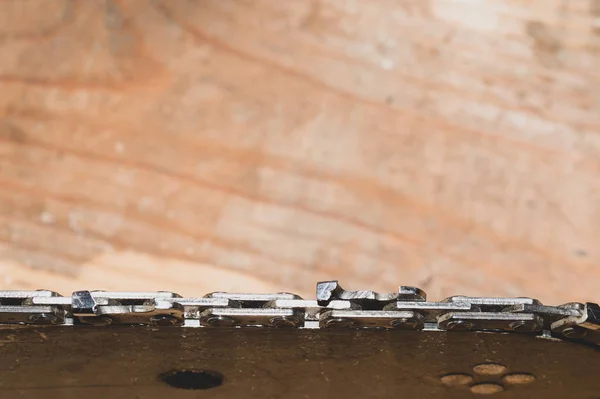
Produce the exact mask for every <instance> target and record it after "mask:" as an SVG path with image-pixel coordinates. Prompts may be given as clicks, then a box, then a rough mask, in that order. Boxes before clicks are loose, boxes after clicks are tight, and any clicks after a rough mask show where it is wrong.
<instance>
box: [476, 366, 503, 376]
mask: <svg viewBox="0 0 600 399" xmlns="http://www.w3.org/2000/svg"><path fill="white" fill-rule="evenodd" d="M473 371H474V372H476V373H477V374H481V375H499V374H502V373H504V372H505V371H506V366H505V365H503V364H500V363H481V364H478V365H476V366H475V367H473Z"/></svg>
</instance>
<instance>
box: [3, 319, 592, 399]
mask: <svg viewBox="0 0 600 399" xmlns="http://www.w3.org/2000/svg"><path fill="white" fill-rule="evenodd" d="M486 362H496V363H500V364H502V365H504V366H506V369H505V370H504V369H503V368H502V367H496V368H498V369H500V370H501V373H500V374H477V373H476V371H475V370H480V369H484V370H485V369H488V370H489V369H490V367H479V368H475V370H474V367H475V366H477V365H479V364H481V363H486ZM192 369H197V370H210V371H216V372H219V373H221V374H222V375H223V384H222V385H220V386H217V387H213V388H211V389H206V390H185V389H177V388H172V387H170V386H168V385H167V384H165V383H164V382H162V381H161V380H160V378H159V376H161V375H165V373H169V372H171V371H173V370H192ZM491 369H494V368H491ZM597 370H600V352H599V351H598V350H597V349H595V348H592V347H588V346H585V345H581V344H576V343H569V342H559V341H556V340H548V339H543V338H535V337H532V336H529V335H522V334H501V333H460V332H455V333H452V332H423V331H393V330H386V331H381V330H380V331H374V330H370V331H368V330H350V329H348V330H346V329H343V330H300V329H265V328H263V329H252V328H246V329H209V328H203V329H193V328H190V329H186V328H152V327H141V326H140V327H128V326H108V327H105V328H97V327H80V328H78V329H73V328H68V327H54V328H35V327H28V328H17V329H2V330H0V371H1V372H0V398H3V399H5V398H32V399H33V398H35V399H40V398H44V399H51V398H61V399H70V398H77V399H82V398H84V399H100V398H102V399H105V398H114V399H121V398H122V399H134V398H139V399H158V398H170V399H184V398H411V399H429V398H450V399H452V398H470V397H473V398H477V397H492V398H494V397H499V398H505V399H508V398H511V399H512V398H523V399H525V398H528V399H553V398H556V399H559V398H560V399H595V398H599V397H600V383H599V380H598V378H597V376H596V374H597ZM452 373H457V374H458V377H455V378H446V379H445V380H444V381H446V382H448V381H449V382H464V383H465V384H466V385H459V386H446V385H444V384H443V383H442V379H441V377H443V376H445V375H447V374H452ZM513 373H527V374H526V375H528V376H532V377H531V378H535V381H533V382H529V383H526V384H511V383H507V382H506V381H513V380H517V381H518V378H513V379H512V380H511V379H510V378H504V379H503V377H504V376H505V375H507V374H513ZM467 375H470V376H471V377H472V379H470V378H469V377H468V376H467ZM531 378H530V379H531ZM477 383H497V384H501V385H502V386H503V387H504V391H503V392H500V393H496V394H492V395H489V396H487V395H483V394H476V393H472V392H471V386H472V385H473V384H477ZM479 388H481V389H474V391H481V390H484V391H485V388H486V387H485V386H480V387H479Z"/></svg>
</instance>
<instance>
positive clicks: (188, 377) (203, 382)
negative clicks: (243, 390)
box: [160, 370, 223, 389]
mask: <svg viewBox="0 0 600 399" xmlns="http://www.w3.org/2000/svg"><path fill="white" fill-rule="evenodd" d="M160 379H161V381H163V382H164V383H165V384H167V385H169V386H171V387H173V388H180V389H210V388H215V387H218V386H219V385H221V384H223V374H221V373H219V372H216V371H212V370H173V371H169V372H167V373H164V374H161V375H160Z"/></svg>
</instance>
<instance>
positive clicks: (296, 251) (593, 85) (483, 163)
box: [0, 0, 600, 303]
mask: <svg viewBox="0 0 600 399" xmlns="http://www.w3.org/2000/svg"><path fill="white" fill-rule="evenodd" d="M599 241H600V0H537V1H532V0H462V1H458V0H456V1H451V0H404V1H402V0H380V1H375V0H371V1H359V0H314V1H308V0H286V1H284V0H280V1H275V0H261V1H258V0H248V1H241V0H239V1H235V0H198V1H180V0H156V1H146V0H139V1H137V0H132V1H126V0H120V1H117V0H106V1H101V0H94V1H91V0H90V1H74V0H72V1H69V0H0V273H1V274H0V288H2V289H9V288H10V289H16V288H51V289H55V290H58V291H61V292H63V293H67V294H68V293H70V291H73V290H75V289H100V288H103V289H134V290H135V289H145V290H153V289H163V290H173V291H176V292H179V293H181V294H184V295H199V294H204V293H206V292H209V291H214V290H242V291H281V290H285V291H292V292H297V293H299V294H302V295H305V296H312V295H314V294H313V290H314V283H315V282H316V281H317V280H321V279H330V278H338V279H340V280H341V281H342V282H343V285H345V286H346V287H348V288H350V289H352V288H354V289H360V288H363V289H366V288H373V289H377V290H381V291H394V290H396V289H397V286H398V285H400V284H403V285H411V284H412V285H418V286H421V287H422V288H424V289H425V290H426V291H427V292H428V293H429V296H430V298H432V299H440V298H442V297H445V296H447V295H451V294H467V295H476V294H484V293H485V294H491V295H511V296H513V295H529V296H535V297H538V298H540V299H541V300H543V301H545V302H549V303H554V302H564V301H568V300H585V299H594V298H595V299H596V300H598V299H600V298H599V295H598V290H597V287H598V282H599V281H600V269H599V266H600V246H599V245H598V244H599Z"/></svg>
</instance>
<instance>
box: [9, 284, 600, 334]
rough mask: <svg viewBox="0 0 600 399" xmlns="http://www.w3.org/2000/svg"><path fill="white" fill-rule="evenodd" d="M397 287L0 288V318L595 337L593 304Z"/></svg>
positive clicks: (597, 317) (598, 330) (597, 318)
mask: <svg viewBox="0 0 600 399" xmlns="http://www.w3.org/2000/svg"><path fill="white" fill-rule="evenodd" d="M426 298H427V296H426V293H425V292H424V291H423V290H421V289H419V288H417V287H410V286H401V287H400V288H399V289H398V292H395V293H377V292H374V291H346V290H344V289H343V288H342V287H341V286H340V285H339V283H338V282H337V281H325V282H320V283H318V284H317V289H316V300H306V299H303V298H301V297H300V296H298V295H295V294H290V293H275V294H248V293H226V292H213V293H210V294H208V295H205V296H204V297H201V298H183V297H181V296H180V295H178V294H175V293H173V292H166V291H157V292H109V291H76V292H74V293H72V294H71V296H68V297H64V296H61V295H60V294H58V293H56V292H54V291H47V290H38V291H0V325H13V326H14V325H61V326H65V325H72V326H75V327H77V326H82V325H93V326H102V325H108V324H112V325H154V326H183V327H207V328H221V327H278V328H311V329H325V328H367V329H405V330H429V331H444V330H445V331H499V332H517V333H529V334H538V335H545V336H554V337H558V338H566V339H575V340H583V341H586V342H591V343H595V344H600V307H599V306H598V305H597V304H595V303H566V304H563V305H559V306H546V305H543V304H541V303H540V301H538V300H536V299H533V298H492V297H468V296H452V297H449V298H446V299H444V300H442V301H439V302H431V301H427V300H426Z"/></svg>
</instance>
